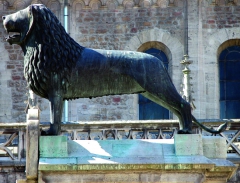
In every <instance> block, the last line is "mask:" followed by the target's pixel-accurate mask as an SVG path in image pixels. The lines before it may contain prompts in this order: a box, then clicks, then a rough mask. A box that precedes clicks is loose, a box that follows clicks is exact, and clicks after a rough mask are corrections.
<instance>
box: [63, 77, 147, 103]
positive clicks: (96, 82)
mask: <svg viewBox="0 0 240 183" xmlns="http://www.w3.org/2000/svg"><path fill="white" fill-rule="evenodd" d="M88 74H89V73H88ZM142 92H144V89H143V88H142V87H141V86H140V85H139V84H138V83H137V82H136V81H134V80H133V79H132V78H130V77H129V76H126V75H118V74H109V73H108V74H106V73H102V74H90V75H88V76H87V77H83V76H80V77H78V78H77V79H75V82H73V84H72V85H71V86H69V88H68V92H67V95H66V96H65V97H64V98H66V99H75V98H89V97H90V98H91V97H101V96H107V95H120V94H133V93H142Z"/></svg>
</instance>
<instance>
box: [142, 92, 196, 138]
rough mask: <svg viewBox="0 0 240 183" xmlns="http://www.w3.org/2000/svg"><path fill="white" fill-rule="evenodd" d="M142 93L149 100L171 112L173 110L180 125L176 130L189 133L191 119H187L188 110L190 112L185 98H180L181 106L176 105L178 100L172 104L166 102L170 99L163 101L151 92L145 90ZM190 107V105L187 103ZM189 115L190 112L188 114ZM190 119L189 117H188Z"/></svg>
mask: <svg viewBox="0 0 240 183" xmlns="http://www.w3.org/2000/svg"><path fill="white" fill-rule="evenodd" d="M142 95H143V96H144V97H146V98H148V99H149V100H151V101H153V102H155V103H157V104H159V105H161V106H163V107H165V108H166V109H168V110H170V111H171V112H173V113H174V114H175V115H176V116H177V117H178V119H179V126H180V130H179V131H178V133H179V134H190V133H191V130H192V121H189V119H188V116H189V115H188V111H190V112H191V110H190V109H188V103H187V102H186V101H185V100H182V102H183V104H182V102H181V106H180V107H176V105H177V104H176V103H178V101H174V105H173V104H171V102H170V103H167V101H171V100H167V101H164V100H162V99H160V98H159V97H158V96H155V95H154V94H152V93H149V92H145V93H142ZM189 107H190V105H189ZM190 116H191V114H190ZM190 120H191V119H190Z"/></svg>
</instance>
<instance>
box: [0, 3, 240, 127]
mask: <svg viewBox="0 0 240 183" xmlns="http://www.w3.org/2000/svg"><path fill="white" fill-rule="evenodd" d="M36 3H41V4H45V5H46V6H47V7H49V8H50V9H51V10H52V11H53V12H54V13H55V14H56V16H57V17H58V18H59V20H60V21H61V22H62V24H64V20H65V19H64V17H66V16H67V20H68V24H67V28H68V32H69V34H70V35H71V37H73V39H75V40H76V41H77V42H78V43H79V44H81V45H82V46H85V47H91V48H99V49H110V50H112V49H114V50H133V51H142V52H144V51H145V50H147V49H149V48H155V49H159V50H162V51H163V52H164V53H165V54H166V56H167V58H168V62H169V66H168V70H169V73H170V76H171V78H172V80H173V83H174V85H175V86H176V88H177V90H178V91H179V92H180V91H181V90H182V88H181V84H182V77H183V74H182V70H183V67H182V65H181V64H180V61H181V60H182V59H183V56H184V54H185V52H186V45H188V49H187V50H188V55H189V59H190V60H191V61H192V64H191V65H189V68H190V70H191V77H192V80H191V84H192V86H191V88H192V89H191V90H192V91H193V92H194V93H192V96H193V98H194V105H195V106H196V109H195V110H194V111H193V114H194V115H195V116H196V118H201V119H213V118H220V111H221V110H220V82H219V55H220V54H221V53H222V51H224V50H225V49H226V48H228V47H231V46H239V45H240V28H239V26H240V1H239V0H198V1H197V0H189V1H187V0H68V1H67V7H68V13H67V14H65V16H64V7H65V5H66V4H65V3H66V2H64V0H1V1H0V15H1V16H2V15H5V14H9V13H13V12H16V11H17V10H20V9H22V8H25V7H27V6H28V5H30V4H36ZM186 8H187V9H186ZM186 10H187V11H186ZM186 12H187V14H186ZM185 15H187V16H185ZM186 21H187V23H188V24H186ZM186 31H187V33H188V34H187V35H188V36H187V37H186ZM0 36H1V39H0V50H1V54H0V62H1V67H0V86H1V87H0V122H23V121H25V120H26V119H25V112H24V110H25V108H26V103H25V101H27V95H26V94H27V93H28V88H26V81H25V79H24V77H23V54H22V50H21V48H20V47H19V46H17V45H9V44H8V43H7V42H5V38H4V37H6V36H7V33H6V32H5V30H4V28H3V26H0ZM186 43H187V44H186ZM113 79H114V78H113ZM37 105H38V106H39V108H40V110H41V121H49V104H48V101H47V100H45V99H42V98H39V97H38V98H37ZM138 105H139V104H138V95H121V96H107V97H99V98H93V99H78V100H74V101H69V102H68V107H69V109H68V114H69V119H68V120H69V121H88V120H91V121H92V120H135V119H138V118H139V112H138Z"/></svg>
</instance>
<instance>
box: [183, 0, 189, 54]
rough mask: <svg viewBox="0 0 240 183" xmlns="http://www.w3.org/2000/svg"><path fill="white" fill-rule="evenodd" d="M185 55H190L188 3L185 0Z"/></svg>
mask: <svg viewBox="0 0 240 183" xmlns="http://www.w3.org/2000/svg"><path fill="white" fill-rule="evenodd" d="M184 14H185V15H184V28H185V30H184V55H188V1H187V0H185V12H184Z"/></svg>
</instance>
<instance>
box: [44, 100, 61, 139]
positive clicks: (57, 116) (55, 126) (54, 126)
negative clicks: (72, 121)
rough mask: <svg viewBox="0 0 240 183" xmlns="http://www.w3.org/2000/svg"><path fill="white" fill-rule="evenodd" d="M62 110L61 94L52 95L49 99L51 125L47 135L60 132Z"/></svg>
mask: <svg viewBox="0 0 240 183" xmlns="http://www.w3.org/2000/svg"><path fill="white" fill-rule="evenodd" d="M62 110H63V98H62V97H61V96H53V97H52V98H51V99H50V115H51V116H50V120H51V125H50V129H49V131H48V133H49V135H60V134H61V119H62Z"/></svg>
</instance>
